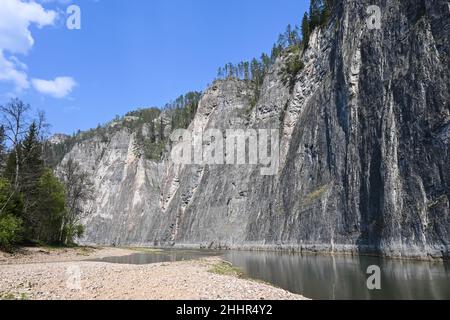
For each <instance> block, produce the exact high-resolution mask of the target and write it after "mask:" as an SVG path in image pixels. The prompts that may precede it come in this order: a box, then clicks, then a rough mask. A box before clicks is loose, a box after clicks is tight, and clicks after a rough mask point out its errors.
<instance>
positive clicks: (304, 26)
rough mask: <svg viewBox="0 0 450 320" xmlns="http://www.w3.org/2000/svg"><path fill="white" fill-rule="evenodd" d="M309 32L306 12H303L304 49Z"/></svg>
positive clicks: (307, 41)
mask: <svg viewBox="0 0 450 320" xmlns="http://www.w3.org/2000/svg"><path fill="white" fill-rule="evenodd" d="M310 34H311V32H310V29H309V18H308V14H307V13H306V12H305V14H304V16H303V20H302V35H303V46H304V48H305V49H306V48H307V47H308V44H309V37H310Z"/></svg>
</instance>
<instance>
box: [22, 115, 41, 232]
mask: <svg viewBox="0 0 450 320" xmlns="http://www.w3.org/2000/svg"><path fill="white" fill-rule="evenodd" d="M20 155H21V162H20V164H19V168H20V179H19V191H20V193H21V194H22V195H23V200H24V208H23V215H24V217H23V218H24V227H25V229H26V231H27V235H31V236H32V237H35V236H36V235H37V228H38V225H39V223H40V221H39V217H38V213H37V205H38V203H39V202H40V201H41V200H42V199H39V195H38V193H37V184H38V183H39V179H40V178H41V176H42V174H43V172H44V162H43V160H42V144H41V142H40V141H39V132H38V128H37V125H36V122H33V123H32V124H31V125H30V128H29V129H28V132H27V134H26V136H25V138H24V141H23V142H22V145H21V147H20ZM30 239H32V238H30Z"/></svg>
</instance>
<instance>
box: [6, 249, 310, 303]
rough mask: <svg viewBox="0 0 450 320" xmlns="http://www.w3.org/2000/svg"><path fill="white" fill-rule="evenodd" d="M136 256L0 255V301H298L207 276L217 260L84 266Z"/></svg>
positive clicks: (100, 252)
mask: <svg viewBox="0 0 450 320" xmlns="http://www.w3.org/2000/svg"><path fill="white" fill-rule="evenodd" d="M132 253H136V252H135V251H132V250H127V249H116V248H101V249H94V248H78V249H57V250H56V249H52V250H49V249H24V250H23V251H22V253H19V254H16V255H13V256H12V255H8V254H4V253H0V299H30V300H122V299H125V300H173V299H176V300H191V299H192V300H237V299H239V300H240V299H243V300H302V299H304V298H303V297H301V296H299V295H295V294H292V293H290V292H287V291H285V290H282V289H278V288H275V287H272V286H270V285H267V284H264V283H260V282H257V281H252V280H247V279H242V278H239V277H237V276H234V275H220V274H216V273H213V272H211V270H213V269H214V268H215V267H217V266H218V265H223V261H222V260H220V259H219V258H206V259H202V260H195V261H183V262H174V263H158V264H151V265H120V264H109V263H102V262H88V261H83V260H86V259H92V258H102V257H112V256H123V255H127V254H132Z"/></svg>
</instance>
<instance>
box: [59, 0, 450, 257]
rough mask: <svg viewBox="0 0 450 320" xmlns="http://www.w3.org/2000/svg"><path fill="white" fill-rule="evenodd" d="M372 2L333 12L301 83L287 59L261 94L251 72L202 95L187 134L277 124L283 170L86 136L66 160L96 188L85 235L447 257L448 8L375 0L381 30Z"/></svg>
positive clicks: (305, 57) (120, 134)
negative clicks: (189, 157) (371, 14)
mask: <svg viewBox="0 0 450 320" xmlns="http://www.w3.org/2000/svg"><path fill="white" fill-rule="evenodd" d="M372 2H373V1H368V0H363V1H361V0H358V1H356V0H355V1H354V0H348V1H344V2H342V3H341V4H339V5H338V6H337V7H336V8H335V10H334V12H333V15H332V16H331V18H330V21H329V23H328V25H327V26H326V27H323V28H320V29H316V30H315V32H314V33H313V34H312V36H311V39H310V43H309V48H308V49H307V50H306V51H305V52H304V53H303V54H302V57H301V59H302V61H303V63H304V68H303V69H302V70H301V71H300V73H299V74H298V75H297V76H296V79H295V82H294V86H293V87H292V88H291V87H289V86H288V85H286V84H285V82H284V81H282V77H281V76H280V74H281V70H282V68H283V66H284V65H285V63H286V59H288V58H289V57H288V55H286V54H285V55H283V56H282V57H281V58H279V59H278V60H277V62H276V63H275V65H274V67H273V68H272V70H271V71H270V72H269V73H268V74H267V75H266V77H265V80H264V83H263V85H262V88H261V90H260V93H259V95H257V96H256V97H257V101H256V103H254V100H255V90H254V87H253V86H254V85H253V84H251V83H249V82H247V81H241V80H232V79H230V80H221V81H216V82H215V83H214V84H213V85H212V86H211V87H210V88H208V89H207V90H206V92H204V94H203V97H202V99H201V101H200V105H199V108H198V111H197V114H196V116H195V118H194V120H193V121H192V123H191V125H190V127H189V130H191V131H193V132H195V131H196V130H202V129H205V128H215V129H221V130H226V129H230V128H243V129H247V128H270V129H273V128H278V129H279V130H280V134H281V150H280V154H281V159H280V166H279V170H278V173H277V174H276V175H273V176H263V175H261V174H260V170H259V169H260V168H259V167H258V166H248V165H247V166H230V165H217V166H210V165H190V166H182V165H176V164H174V163H172V162H171V161H170V157H169V156H168V154H167V156H166V157H165V158H164V160H162V161H160V162H158V161H150V160H145V159H144V158H143V157H142V156H139V155H136V152H134V146H135V144H134V137H135V135H136V132H133V130H130V129H127V128H123V129H122V130H118V131H115V132H114V134H111V135H109V136H108V137H107V139H106V140H104V139H102V138H101V137H95V136H94V137H91V138H89V139H86V140H83V141H82V142H79V143H77V144H76V145H75V146H74V147H73V149H72V150H71V151H70V152H69V153H68V154H67V155H66V156H65V159H68V158H69V157H73V158H75V159H76V160H78V161H79V162H80V163H81V164H83V166H84V168H85V169H86V170H88V171H89V172H90V173H91V174H92V178H93V179H94V182H95V186H96V194H95V199H96V200H95V201H93V203H90V204H88V205H87V208H86V210H87V211H88V212H89V217H88V218H87V219H86V221H85V222H86V225H87V233H86V236H85V239H83V241H84V242H89V243H98V244H112V243H115V244H134V245H173V244H177V245H196V246H198V245H201V246H209V247H212V246H214V247H239V248H245V247H252V248H259V247H261V248H263V247H266V248H268V247H270V248H287V249H292V250H297V251H301V250H313V251H334V252H341V251H345V252H375V253H380V254H385V255H389V256H414V257H422V258H425V257H429V256H431V257H438V258H439V257H444V256H447V257H448V255H449V251H450V210H449V199H450V188H449V186H450V163H449V159H450V157H449V142H450V108H449V104H448V102H449V100H450V92H449V74H450V70H449V66H450V64H449V51H450V39H449V37H450V19H449V18H450V12H449V8H448V4H447V2H446V1H443V0H428V1H425V0H407V1H376V2H379V3H378V5H379V6H380V8H381V12H382V20H381V29H370V28H368V26H367V21H366V19H367V17H366V8H367V7H368V6H369V5H372V4H373V3H372ZM139 130H142V128H141V129H139ZM63 161H64V160H63Z"/></svg>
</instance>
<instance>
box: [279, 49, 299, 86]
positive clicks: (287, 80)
mask: <svg viewBox="0 0 450 320" xmlns="http://www.w3.org/2000/svg"><path fill="white" fill-rule="evenodd" d="M287 54H288V56H287V58H286V63H285V65H284V66H283V68H282V69H281V72H280V76H281V77H282V79H281V81H282V82H283V84H284V85H285V86H289V88H290V89H291V90H292V89H293V88H294V84H295V79H296V77H297V74H298V73H299V72H300V71H301V70H302V69H303V68H304V63H303V61H302V60H301V49H300V47H299V46H296V47H293V48H291V49H290V50H289V51H288V53H287Z"/></svg>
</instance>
